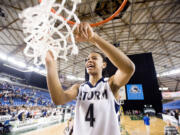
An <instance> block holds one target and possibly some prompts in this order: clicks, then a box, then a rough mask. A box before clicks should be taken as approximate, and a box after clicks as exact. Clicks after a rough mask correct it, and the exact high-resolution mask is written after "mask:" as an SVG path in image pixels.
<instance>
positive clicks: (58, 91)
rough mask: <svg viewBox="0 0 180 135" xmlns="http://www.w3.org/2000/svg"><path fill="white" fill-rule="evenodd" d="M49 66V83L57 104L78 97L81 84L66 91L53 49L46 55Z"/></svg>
mask: <svg viewBox="0 0 180 135" xmlns="http://www.w3.org/2000/svg"><path fill="white" fill-rule="evenodd" d="M46 68H47V85H48V89H49V91H50V94H51V98H52V100H53V102H54V103H55V104H56V105H62V104H65V103H67V102H69V101H71V100H73V99H75V98H76V96H77V92H78V88H79V85H78V84H75V85H73V86H72V87H71V88H70V89H68V90H66V91H64V90H63V88H62V86H61V83H60V81H59V77H58V73H57V69H56V61H55V60H54V58H53V54H52V52H51V51H49V52H48V53H47V56H46Z"/></svg>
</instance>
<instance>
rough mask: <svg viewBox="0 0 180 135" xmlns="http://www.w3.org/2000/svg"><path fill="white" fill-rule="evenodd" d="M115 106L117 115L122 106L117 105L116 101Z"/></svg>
mask: <svg viewBox="0 0 180 135" xmlns="http://www.w3.org/2000/svg"><path fill="white" fill-rule="evenodd" d="M114 106H115V111H116V113H117V112H118V111H119V109H120V105H119V104H117V103H116V101H114Z"/></svg>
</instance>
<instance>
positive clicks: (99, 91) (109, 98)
mask: <svg viewBox="0 0 180 135" xmlns="http://www.w3.org/2000/svg"><path fill="white" fill-rule="evenodd" d="M75 38H76V41H79V42H90V43H92V44H93V45H95V46H96V47H97V48H99V49H100V50H101V51H102V52H103V53H104V54H105V55H106V56H107V57H108V58H109V59H110V60H111V62H112V63H113V64H114V65H115V66H116V67H117V68H118V70H117V71H116V73H115V74H114V75H113V76H111V77H110V78H109V80H108V81H105V80H104V79H103V77H102V71H103V69H104V68H105V67H106V62H105V61H104V60H103V56H102V55H101V54H100V53H96V52H93V53H90V54H89V55H88V57H87V60H86V63H85V67H86V70H87V73H88V74H89V81H88V82H85V83H83V84H81V85H79V84H75V85H73V86H72V87H71V88H69V89H68V90H66V91H64V90H63V88H62V85H61V83H60V82H59V78H58V73H57V70H56V61H54V59H53V55H52V52H50V51H49V52H48V53H47V56H46V68H47V83H48V88H49V90H50V94H51V98H52V100H53V102H54V103H55V104H56V105H62V104H65V103H67V102H69V101H71V100H74V99H76V100H77V102H76V108H75V118H74V131H73V135H120V130H119V127H118V119H117V115H116V111H117V110H115V109H116V107H115V105H116V104H117V103H116V99H115V97H117V94H118V90H119V88H120V87H121V86H124V85H125V84H126V83H127V82H128V81H129V79H130V78H131V76H132V75H133V73H134V70H135V66H134V64H133V63H132V61H131V60H130V59H129V58H128V57H127V56H126V55H125V54H124V53H123V52H121V51H120V50H119V49H117V48H115V47H114V46H113V45H111V44H110V43H108V42H107V41H105V40H104V39H103V38H101V37H100V36H99V35H98V34H97V33H95V32H93V29H92V28H91V27H90V25H89V24H88V23H81V24H80V25H78V27H77V29H76V30H75Z"/></svg>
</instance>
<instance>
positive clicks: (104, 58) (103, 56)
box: [92, 51, 106, 62]
mask: <svg viewBox="0 0 180 135" xmlns="http://www.w3.org/2000/svg"><path fill="white" fill-rule="evenodd" d="M92 53H97V54H99V55H100V56H101V57H102V59H103V62H106V56H105V55H104V54H103V53H101V52H96V51H95V52H92Z"/></svg>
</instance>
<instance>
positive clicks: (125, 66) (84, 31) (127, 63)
mask: <svg viewBox="0 0 180 135" xmlns="http://www.w3.org/2000/svg"><path fill="white" fill-rule="evenodd" d="M77 29H78V30H77V32H78V33H80V35H79V37H78V38H77V39H79V41H84V40H86V41H89V42H91V43H93V44H94V45H95V46H96V47H98V48H99V49H100V50H101V51H102V52H103V53H104V54H105V55H106V56H107V57H108V58H109V59H110V61H111V62H112V63H113V64H114V65H115V66H116V67H117V68H118V70H117V71H116V73H115V74H114V75H113V76H112V77H111V78H110V79H109V82H110V86H111V88H112V90H113V92H117V91H118V90H119V88H120V87H121V86H123V85H125V84H126V83H127V82H128V81H129V79H130V78H131V76H132V75H133V73H134V71H135V66H134V63H133V62H132V61H131V60H130V59H129V58H128V57H127V56H126V55H125V54H124V53H123V52H122V51H121V50H119V49H117V48H116V47H114V46H113V45H112V44H110V43H109V42H107V41H106V40H104V39H103V38H101V37H100V36H99V35H98V34H96V33H94V32H93V30H92V28H91V27H90V25H89V24H88V23H83V24H80V25H79V26H78V27H77Z"/></svg>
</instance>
